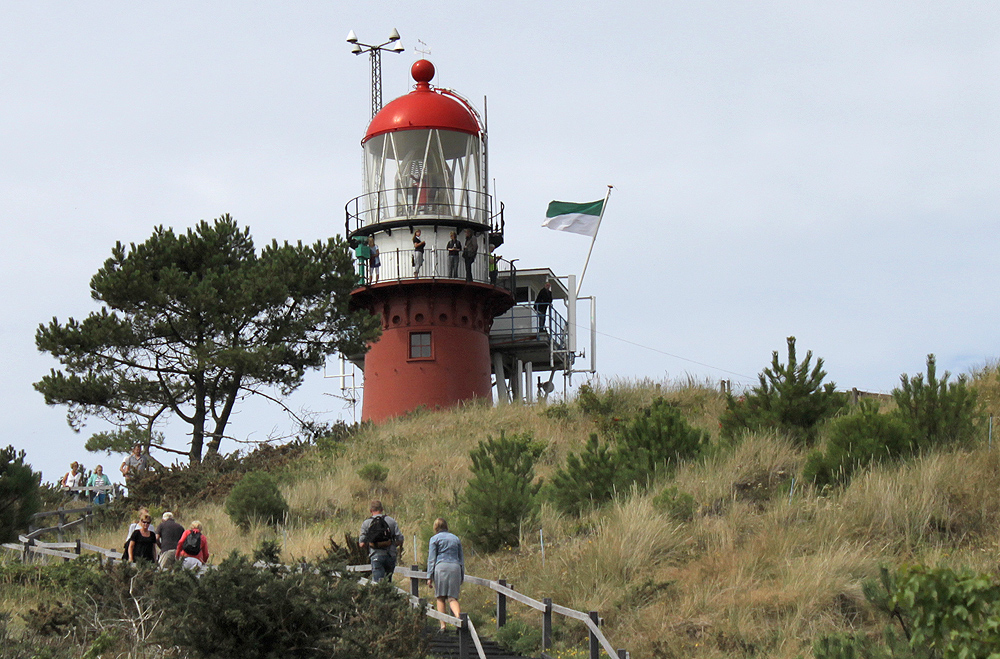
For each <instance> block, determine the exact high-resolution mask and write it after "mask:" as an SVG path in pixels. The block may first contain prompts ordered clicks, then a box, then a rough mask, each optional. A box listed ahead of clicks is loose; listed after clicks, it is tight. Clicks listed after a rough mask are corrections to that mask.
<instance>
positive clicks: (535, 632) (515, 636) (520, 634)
mask: <svg viewBox="0 0 1000 659" xmlns="http://www.w3.org/2000/svg"><path fill="white" fill-rule="evenodd" d="M495 638H496V642H497V643H499V644H500V646H501V647H503V648H504V649H506V650H509V651H510V652H512V653H514V654H518V655H522V656H525V657H533V656H535V655H536V654H538V650H539V648H541V647H542V630H540V629H538V628H537V627H532V626H531V625H529V624H527V623H526V622H524V621H523V620H519V619H516V618H515V619H510V620H508V621H507V624H505V625H504V626H503V627H501V628H500V629H498V630H497V633H496V636H495Z"/></svg>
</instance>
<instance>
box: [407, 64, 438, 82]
mask: <svg viewBox="0 0 1000 659" xmlns="http://www.w3.org/2000/svg"><path fill="white" fill-rule="evenodd" d="M410 75H411V76H413V79H414V80H416V81H417V86H418V87H424V86H429V85H430V82H431V79H432V78H433V77H434V65H433V64H431V63H430V62H428V61H427V60H425V59H418V60H417V61H416V62H414V63H413V66H411V67H410Z"/></svg>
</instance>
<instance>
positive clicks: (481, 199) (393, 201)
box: [345, 186, 503, 235]
mask: <svg viewBox="0 0 1000 659" xmlns="http://www.w3.org/2000/svg"><path fill="white" fill-rule="evenodd" d="M345 211H346V213H347V225H346V228H347V234H348V235H351V234H353V233H354V232H356V231H361V230H362V229H364V228H365V227H368V226H371V225H373V224H385V223H393V224H424V223H427V224H445V225H456V226H457V225H465V224H477V225H480V226H488V227H489V228H490V231H500V232H502V231H503V204H500V210H499V212H497V213H494V212H493V200H492V197H491V196H490V195H488V194H486V193H484V192H478V191H476V190H464V189H457V188H448V187H440V188H434V187H426V186H423V187H417V186H414V187H407V188H389V189H386V190H378V191H376V192H369V193H367V194H363V195H361V196H359V197H355V198H354V199H352V200H350V201H349V202H347V206H346V207H345Z"/></svg>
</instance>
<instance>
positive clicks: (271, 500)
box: [226, 471, 288, 529]
mask: <svg viewBox="0 0 1000 659" xmlns="http://www.w3.org/2000/svg"><path fill="white" fill-rule="evenodd" d="M226 514H227V515H229V518H230V519H232V520H233V523H234V524H236V525H237V526H239V527H240V528H242V529H248V528H249V527H250V525H251V524H253V523H254V522H257V521H259V522H264V523H266V524H271V525H277V524H278V523H280V522H281V521H282V520H284V519H285V517H286V516H287V515H288V502H287V501H285V497H284V496H282V494H281V490H279V489H278V481H277V480H275V478H274V476H272V475H271V474H269V473H267V472H263V471H254V472H251V473H249V474H247V475H246V476H244V477H243V478H242V479H240V482H238V483H237V484H236V485H235V487H233V490H232V492H230V493H229V497H228V498H227V499H226Z"/></svg>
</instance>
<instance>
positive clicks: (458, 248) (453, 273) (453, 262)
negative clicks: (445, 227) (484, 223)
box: [446, 231, 462, 279]
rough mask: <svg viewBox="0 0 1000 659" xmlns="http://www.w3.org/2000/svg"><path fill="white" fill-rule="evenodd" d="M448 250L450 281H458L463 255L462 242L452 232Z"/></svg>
mask: <svg viewBox="0 0 1000 659" xmlns="http://www.w3.org/2000/svg"><path fill="white" fill-rule="evenodd" d="M450 235H451V240H449V241H448V245H447V246H446V247H447V249H448V279H458V258H459V257H460V256H461V255H462V242H461V241H460V240H459V239H458V238H457V237H456V236H455V232H454V231H452V232H451V234H450Z"/></svg>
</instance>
